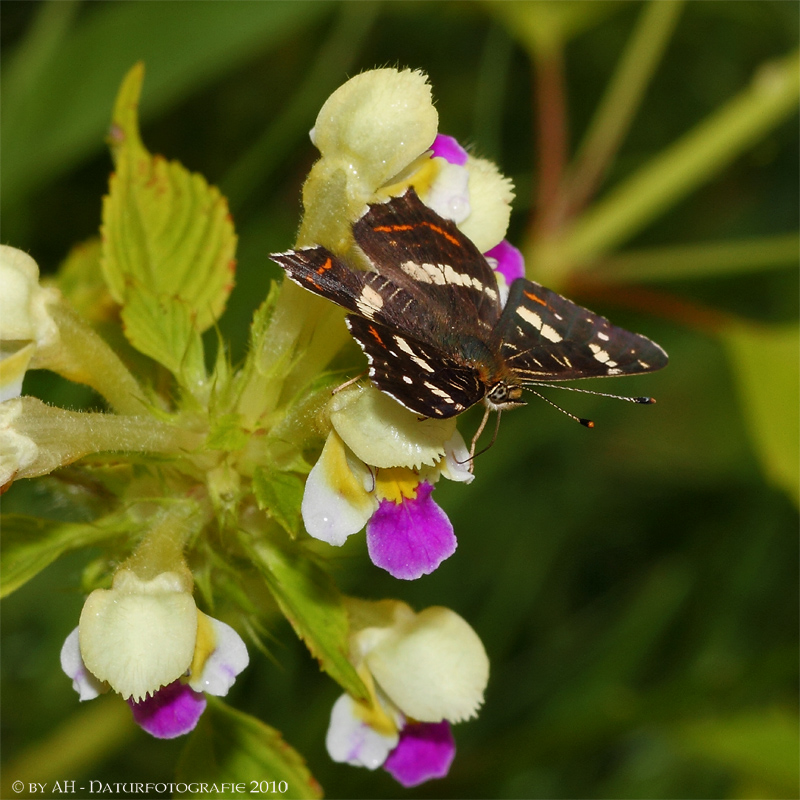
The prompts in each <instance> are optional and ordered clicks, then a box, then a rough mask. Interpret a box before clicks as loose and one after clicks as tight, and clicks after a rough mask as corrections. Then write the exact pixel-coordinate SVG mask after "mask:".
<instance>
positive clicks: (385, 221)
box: [353, 189, 501, 337]
mask: <svg viewBox="0 0 800 800" xmlns="http://www.w3.org/2000/svg"><path fill="white" fill-rule="evenodd" d="M353 236H354V238H355V240H356V242H357V243H358V245H359V247H360V248H361V249H362V250H363V251H364V253H365V255H366V256H367V258H368V259H369V260H370V261H371V262H372V264H373V265H374V268H375V271H376V272H378V273H380V274H381V275H385V276H386V277H387V278H388V279H389V280H390V281H391V282H392V283H393V284H394V285H396V286H400V287H403V288H404V289H406V290H407V291H410V292H412V293H423V294H424V295H425V296H426V297H427V298H428V299H429V301H430V307H431V313H430V314H429V317H434V318H437V319H438V320H439V321H440V323H441V325H442V326H444V327H445V328H449V327H450V326H451V325H452V321H453V319H454V318H455V317H456V316H458V318H459V320H460V324H461V325H463V326H465V327H470V328H472V329H474V332H479V331H482V335H483V336H484V337H486V336H487V334H488V331H489V330H491V329H492V328H494V326H495V324H496V323H497V320H498V319H499V317H500V310H501V307H500V300H499V293H498V290H497V279H496V278H495V276H494V272H493V270H492V268H491V267H490V266H489V265H488V263H487V262H486V259H485V258H484V257H483V256H482V255H481V253H480V251H479V250H478V249H477V248H476V247H475V245H474V244H473V243H472V242H471V241H470V240H469V239H467V237H466V236H464V234H462V233H461V232H460V231H459V230H458V228H457V227H456V225H455V223H453V222H452V221H450V220H446V219H443V218H442V217H440V216H439V215H438V214H437V213H436V212H435V211H433V210H431V209H430V208H428V206H426V205H425V204H424V203H423V202H422V201H421V200H420V199H419V198H418V197H417V195H416V193H415V192H414V190H413V189H410V190H409V191H407V192H406V193H405V194H404V195H402V196H401V197H394V198H392V200H391V201H389V202H388V203H379V204H376V205H372V206H370V209H369V211H368V213H366V214H365V215H364V216H363V217H361V219H359V220H358V221H357V222H356V223H355V224H354V225H353ZM469 332H472V331H469Z"/></svg>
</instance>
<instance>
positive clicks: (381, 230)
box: [372, 225, 414, 233]
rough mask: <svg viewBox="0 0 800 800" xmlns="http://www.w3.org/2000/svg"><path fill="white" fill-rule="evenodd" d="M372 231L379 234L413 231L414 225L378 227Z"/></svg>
mask: <svg viewBox="0 0 800 800" xmlns="http://www.w3.org/2000/svg"><path fill="white" fill-rule="evenodd" d="M372 230H374V231H377V232H378V233H394V232H395V231H413V230H414V225H376V226H375V227H374V228H373V229H372Z"/></svg>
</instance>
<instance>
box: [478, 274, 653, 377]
mask: <svg viewBox="0 0 800 800" xmlns="http://www.w3.org/2000/svg"><path fill="white" fill-rule="evenodd" d="M494 340H495V342H496V344H497V346H498V347H499V348H500V353H501V356H502V358H503V361H504V362H505V364H506V365H507V367H508V368H509V370H510V372H511V374H512V375H513V376H514V378H515V379H516V380H517V381H518V382H520V383H528V382H531V381H535V382H538V381H543V382H546V381H566V380H573V379H577V378H599V377H608V376H614V375H634V374H637V373H642V372H652V371H654V370H657V369H661V368H662V367H664V366H666V363H667V354H666V353H665V352H664V351H663V350H662V349H661V348H660V347H659V346H658V345H657V344H656V343H655V342H652V341H650V339H648V338H646V337H645V336H641V335H640V334H638V333H631V332H630V331H627V330H625V329H624V328H618V327H617V326H615V325H612V324H611V323H610V322H609V321H608V320H607V319H606V318H605V317H601V316H599V315H598V314H595V313H594V312H592V311H589V310H588V309H586V308H582V307H581V306H579V305H577V304H576V303H573V302H572V301H571V300H568V299H567V298H566V297H562V296H561V295H559V294H556V293H555V292H553V291H550V290H549V289H546V288H545V287H544V286H540V285H539V284H538V283H534V282H533V281H528V280H525V279H524V278H519V279H517V280H516V281H514V283H513V284H512V285H511V289H510V291H509V296H508V302H507V303H506V305H505V308H504V310H503V315H502V317H501V319H500V322H499V323H498V325H497V328H496V329H495V332H494Z"/></svg>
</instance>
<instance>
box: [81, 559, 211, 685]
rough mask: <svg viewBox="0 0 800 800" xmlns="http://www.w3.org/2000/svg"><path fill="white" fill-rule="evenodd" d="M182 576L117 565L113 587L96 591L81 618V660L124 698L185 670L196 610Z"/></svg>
mask: <svg viewBox="0 0 800 800" xmlns="http://www.w3.org/2000/svg"><path fill="white" fill-rule="evenodd" d="M186 583H187V581H186V578H185V576H181V575H179V574H178V573H175V572H162V573H161V574H160V575H158V576H157V577H156V578H154V579H153V580H149V581H145V580H142V579H140V578H139V577H138V576H137V575H136V574H135V573H134V572H132V571H130V570H127V569H121V570H119V572H117V574H116V575H115V576H114V582H113V584H112V588H111V589H97V590H95V591H94V592H92V593H91V594H90V595H89V597H88V598H87V600H86V603H85V604H84V607H83V611H82V613H81V620H80V626H79V629H80V650H81V656H82V657H83V663H84V664H85V665H86V668H87V669H88V670H89V672H91V673H92V675H94V676H95V677H96V678H97V679H98V680H100V681H106V682H107V683H108V684H109V685H110V686H111V688H112V689H114V691H116V692H118V693H119V694H121V695H122V697H124V698H126V699H127V698H129V697H132V698H133V699H134V700H137V701H138V700H142V699H144V697H145V696H146V695H148V694H153V693H154V692H156V691H157V690H158V689H160V688H161V687H162V686H166V685H167V684H169V683H172V681H174V680H177V679H178V678H180V677H181V676H182V675H184V674H185V673H186V671H187V670H188V669H189V667H190V665H191V663H192V658H193V656H194V650H195V639H196V637H197V624H198V623H197V619H198V616H197V615H198V611H197V607H196V606H195V602H194V598H193V597H192V594H191V586H187V585H186Z"/></svg>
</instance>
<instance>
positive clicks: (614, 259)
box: [591, 233, 800, 283]
mask: <svg viewBox="0 0 800 800" xmlns="http://www.w3.org/2000/svg"><path fill="white" fill-rule="evenodd" d="M798 261H800V240H799V239H798V234H796V233H787V234H781V235H777V236H759V237H753V238H751V239H741V240H738V241H729V242H702V243H700V244H692V245H679V246H673V247H657V248H652V249H648V250H636V251H630V252H626V253H618V254H614V255H612V256H610V257H609V258H606V259H603V260H602V261H600V262H597V264H596V267H597V269H596V270H592V272H591V274H592V275H596V276H597V277H598V278H602V279H603V281H605V282H608V283H611V282H620V283H627V282H629V281H636V282H639V283H641V282H644V281H664V280H678V279H684V278H706V277H713V276H716V275H734V274H741V273H747V272H758V271H761V270H767V269H775V268H776V267H791V266H797V264H798Z"/></svg>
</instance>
